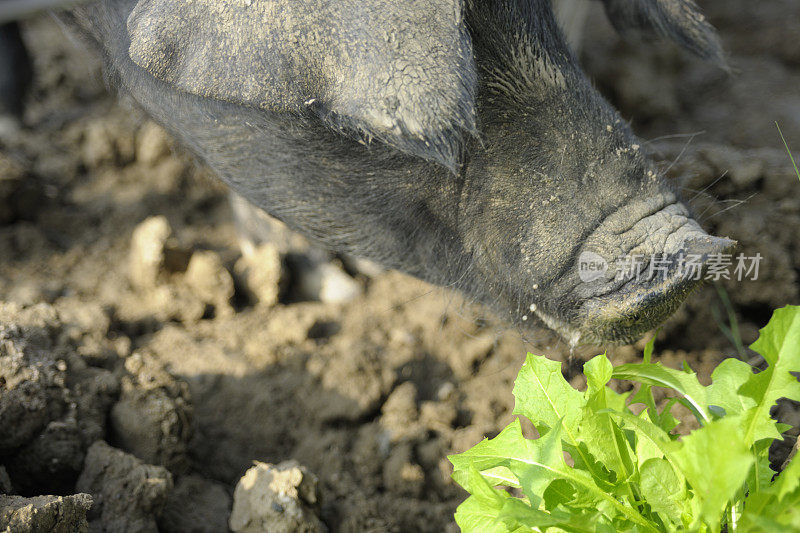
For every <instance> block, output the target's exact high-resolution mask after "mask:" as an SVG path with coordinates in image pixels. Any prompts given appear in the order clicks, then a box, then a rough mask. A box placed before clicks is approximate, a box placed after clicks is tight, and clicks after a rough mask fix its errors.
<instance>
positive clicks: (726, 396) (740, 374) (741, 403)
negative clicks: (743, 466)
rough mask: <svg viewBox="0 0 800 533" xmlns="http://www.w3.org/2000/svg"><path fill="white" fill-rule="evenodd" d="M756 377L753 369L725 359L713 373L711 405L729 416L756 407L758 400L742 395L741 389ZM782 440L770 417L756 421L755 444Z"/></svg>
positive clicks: (744, 364)
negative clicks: (760, 441) (764, 440)
mask: <svg viewBox="0 0 800 533" xmlns="http://www.w3.org/2000/svg"><path fill="white" fill-rule="evenodd" d="M753 376H754V374H753V367H752V366H750V365H748V364H747V363H744V362H742V361H739V360H737V359H725V360H724V361H722V362H721V363H720V364H719V365H718V366H717V368H715V369H714V372H712V373H711V380H712V383H711V385H710V386H709V387H707V389H706V391H707V393H708V394H707V401H708V403H709V405H715V406H719V407H721V408H723V409H724V410H725V414H727V415H731V416H733V415H738V414H741V413H743V412H745V411H748V410H750V409H752V408H754V407H756V400H755V399H753V398H752V397H750V396H745V395H743V394H740V389H742V387H743V386H744V385H745V384H746V383H748V382H749V381H750V379H752V378H753ZM777 438H780V433H779V432H778V430H777V428H776V426H775V421H774V420H772V419H771V418H769V417H760V418H757V419H756V427H755V428H754V431H753V437H752V440H753V442H755V441H759V440H761V439H777Z"/></svg>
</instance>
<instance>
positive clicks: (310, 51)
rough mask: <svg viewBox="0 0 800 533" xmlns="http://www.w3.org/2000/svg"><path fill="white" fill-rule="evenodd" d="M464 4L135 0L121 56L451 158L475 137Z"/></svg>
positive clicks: (202, 89) (357, 135) (367, 136)
mask: <svg viewBox="0 0 800 533" xmlns="http://www.w3.org/2000/svg"><path fill="white" fill-rule="evenodd" d="M462 4H463V0H428V1H426V2H410V1H408V0H395V1H391V2H386V1H385V0H336V1H335V2H330V1H329V0H307V1H304V2H298V1H297V0H270V1H267V0H248V1H239V2H221V1H219V0H193V1H192V2H186V1H185V0H139V2H138V3H137V5H136V7H135V8H134V9H133V11H132V12H131V14H130V16H129V18H128V23H127V29H128V36H129V38H130V47H129V50H128V52H129V55H130V57H131V59H132V60H133V61H134V62H135V63H136V64H137V65H139V66H140V67H142V68H143V69H144V70H146V71H148V72H149V73H150V74H151V75H153V76H155V77H156V78H158V79H160V80H162V81H164V82H166V83H168V84H170V85H171V86H173V87H176V88H178V89H180V90H182V91H184V92H188V93H191V94H195V95H199V96H203V97H209V98H215V99H218V100H223V101H227V102H231V103H235V104H238V105H243V106H251V107H257V108H261V109H263V110H265V111H270V112H282V113H292V114H297V115H298V120H302V119H303V117H306V118H312V119H313V118H314V117H316V118H317V119H321V120H322V121H323V122H324V123H325V124H326V125H328V126H329V127H331V128H333V129H335V130H336V131H337V132H339V133H341V134H343V135H345V136H347V137H350V138H353V139H355V140H358V141H359V142H363V143H365V144H370V143H372V142H373V141H379V142H383V143H385V144H388V145H390V146H391V147H393V148H395V149H397V150H400V151H403V152H406V153H409V154H413V155H416V156H418V157H422V158H424V159H427V160H430V161H436V162H438V163H441V164H443V165H445V166H447V167H449V168H450V169H452V170H454V171H455V170H456V169H457V167H458V166H459V160H460V157H461V147H462V145H463V142H464V137H465V136H466V135H470V134H475V133H476V127H475V84H476V74H475V61H474V58H473V55H472V44H471V40H470V37H469V33H468V31H467V29H466V27H465V24H464V21H463V5H462Z"/></svg>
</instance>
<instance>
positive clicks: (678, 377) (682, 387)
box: [614, 363, 711, 423]
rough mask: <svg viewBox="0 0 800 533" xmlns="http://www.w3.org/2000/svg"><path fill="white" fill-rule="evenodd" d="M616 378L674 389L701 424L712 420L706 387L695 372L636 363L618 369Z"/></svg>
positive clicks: (656, 364)
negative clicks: (698, 379)
mask: <svg viewBox="0 0 800 533" xmlns="http://www.w3.org/2000/svg"><path fill="white" fill-rule="evenodd" d="M614 378H616V379H627V380H630V381H637V382H639V383H643V384H645V385H649V386H651V387H665V388H669V389H673V390H675V391H677V392H679V393H680V394H681V395H683V398H684V399H685V400H686V401H687V402H688V407H689V408H690V409H691V410H692V413H694V415H695V417H697V419H698V420H699V421H700V422H701V423H704V422H708V421H710V420H711V413H709V411H708V403H707V401H706V390H705V387H703V386H702V385H701V384H700V382H699V381H697V374H695V373H694V372H683V371H680V370H675V369H674V368H668V367H665V366H664V365H662V364H661V363H650V364H646V363H636V364H626V365H620V366H618V367H616V368H615V369H614Z"/></svg>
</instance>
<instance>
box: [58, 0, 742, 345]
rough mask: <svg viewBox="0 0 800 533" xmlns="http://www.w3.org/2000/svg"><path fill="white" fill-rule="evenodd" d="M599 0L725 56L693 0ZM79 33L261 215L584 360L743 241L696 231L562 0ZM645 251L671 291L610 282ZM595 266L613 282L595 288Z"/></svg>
mask: <svg viewBox="0 0 800 533" xmlns="http://www.w3.org/2000/svg"><path fill="white" fill-rule="evenodd" d="M605 4H606V7H607V11H608V13H609V15H610V16H611V18H612V20H613V21H614V23H615V24H616V25H617V26H618V27H619V28H630V27H636V28H639V29H643V30H645V31H650V32H657V33H661V34H664V35H667V36H671V37H673V38H675V39H676V40H677V41H679V42H680V43H682V44H683V45H685V46H687V47H688V48H690V49H691V50H693V51H694V52H696V53H698V54H699V55H701V56H703V57H706V58H710V59H712V60H716V61H721V60H722V54H721V52H720V48H719V45H718V42H717V40H716V37H715V35H714V33H713V30H712V29H711V28H710V26H709V25H708V24H707V23H706V22H705V21H704V19H703V18H702V16H701V15H700V14H699V13H698V11H697V9H696V6H695V5H694V4H693V3H692V2H690V1H689V0H625V1H621V0H605ZM63 17H64V18H65V19H67V20H68V21H69V23H70V24H72V25H75V26H77V27H79V28H80V29H81V30H82V31H83V32H84V33H85V34H87V35H88V36H90V38H91V39H92V40H94V42H96V43H97V45H98V46H99V47H100V49H101V50H102V52H103V54H104V56H105V59H106V63H107V72H108V76H109V79H110V80H111V82H112V83H113V84H114V85H116V86H118V87H119V88H120V89H121V90H122V91H124V92H125V93H128V94H130V95H131V96H132V97H133V98H134V99H135V100H136V101H137V102H138V103H139V104H140V105H141V106H142V107H143V108H144V109H145V110H146V111H147V112H148V113H149V114H150V115H151V116H152V117H154V118H155V119H156V120H157V121H159V122H160V123H161V124H163V125H164V126H165V127H166V128H167V129H168V130H169V131H171V132H172V133H173V134H174V135H175V136H176V137H177V138H178V139H179V140H180V141H181V142H182V143H183V144H184V145H185V146H186V147H188V148H189V149H190V150H192V151H193V152H194V153H195V154H197V156H198V157H200V158H201V159H202V160H203V161H205V162H206V163H207V164H208V165H209V166H210V167H212V168H213V169H214V170H215V171H216V173H217V174H218V175H219V177H220V178H221V179H222V180H223V181H225V182H226V183H227V184H228V185H230V186H231V187H232V188H233V189H234V190H235V191H237V192H238V193H239V194H241V195H242V196H244V197H246V198H247V199H248V200H249V201H250V202H252V203H253V204H255V205H257V206H258V207H261V208H263V209H264V210H266V211H267V212H268V213H270V214H272V215H273V216H275V217H277V218H279V219H281V220H283V221H285V222H286V223H287V224H288V225H289V226H290V227H291V228H293V229H296V230H298V231H300V232H302V233H303V234H305V235H306V236H308V237H310V238H312V239H313V240H314V241H316V242H318V243H320V244H322V245H324V246H326V247H328V248H330V249H333V250H337V251H340V252H344V253H348V254H352V255H356V256H362V257H366V258H369V259H373V260H375V261H377V262H379V263H381V264H383V265H385V266H388V267H391V268H396V269H400V270H403V271H405V272H408V273H410V274H412V275H415V276H418V277H420V278H423V279H425V280H428V281H431V282H433V283H437V284H441V285H447V286H453V287H457V288H459V289H461V290H462V291H464V292H466V293H467V294H468V295H469V296H471V297H474V298H475V299H477V300H479V301H481V302H484V303H487V304H489V305H490V306H492V307H493V308H494V309H496V310H498V311H499V312H501V313H503V314H504V315H505V316H506V317H507V318H508V319H510V320H511V321H513V322H515V323H521V321H525V320H528V318H531V320H529V321H528V323H530V322H533V320H532V319H533V318H534V317H537V318H538V319H540V320H541V321H543V322H544V323H545V324H547V325H548V326H550V327H552V328H554V329H556V330H557V331H559V332H560V333H561V334H562V335H564V336H565V337H566V338H567V339H569V340H570V341H571V342H573V343H578V342H606V341H616V342H623V341H628V340H631V339H634V338H636V337H637V336H639V335H641V334H642V333H643V332H645V331H646V330H648V329H650V328H651V327H653V326H654V325H656V324H658V323H659V322H660V321H662V320H664V319H665V318H666V317H667V316H669V315H670V314H671V313H672V312H673V311H674V310H675V308H676V307H677V306H678V305H679V304H680V303H681V302H682V300H683V299H684V298H685V297H686V296H687V294H688V293H689V292H690V291H691V290H692V288H693V287H694V286H695V285H696V284H697V281H695V280H694V279H693V276H689V275H687V274H686V273H685V272H682V271H681V270H680V269H679V268H678V266H679V262H680V260H679V258H680V257H681V255H682V254H698V255H700V256H701V257H703V258H707V257H708V255H709V254H714V253H720V252H722V251H723V250H726V249H727V248H729V247H730V246H731V245H732V244H733V241H730V240H728V239H721V238H716V237H711V236H709V235H707V234H706V233H705V232H703V230H702V229H701V228H700V227H699V225H698V224H697V223H696V222H695V221H694V220H693V219H692V218H691V217H690V215H689V212H688V210H687V208H686V207H685V206H684V204H682V203H681V202H680V201H679V199H678V198H677V195H676V193H675V191H674V190H673V188H672V187H671V186H670V185H669V184H668V183H667V182H666V181H665V180H664V179H663V178H662V176H660V175H659V173H658V171H657V170H656V168H655V166H654V165H653V163H652V162H651V161H650V160H648V158H647V157H646V156H645V155H643V154H642V151H641V149H640V142H639V141H638V140H637V139H636V137H635V136H634V134H633V133H632V132H631V130H630V129H629V127H628V125H627V124H626V123H625V122H624V121H623V120H621V119H620V117H619V116H618V114H617V113H616V112H615V111H614V109H612V107H611V106H610V105H609V104H608V103H607V102H606V101H605V100H604V99H603V98H602V97H601V96H600V95H599V94H598V93H597V92H596V91H595V90H594V89H593V88H592V86H591V84H590V83H589V82H588V81H587V79H586V77H585V75H584V74H583V72H582V71H581V69H580V68H579V66H578V64H577V62H576V60H575V58H574V56H573V55H572V53H571V52H570V50H569V49H568V47H567V45H566V44H565V41H564V38H563V36H562V33H561V31H560V30H559V28H558V25H557V23H556V20H555V18H554V15H553V10H552V6H551V4H550V2H549V1H547V0H428V1H421V0H336V1H329V0H303V1H300V0H194V1H192V2H185V1H182V0H138V1H137V0H102V1H98V2H93V3H92V4H90V5H87V6H86V7H81V8H75V9H74V10H72V11H71V12H69V13H67V14H65V15H63ZM587 254H588V255H587ZM629 254H637V255H642V256H645V257H650V256H652V255H654V254H662V255H663V256H664V257H666V258H668V261H669V262H668V264H667V267H668V268H666V269H663V272H664V274H665V275H663V276H660V275H634V273H633V272H631V273H629V275H623V276H615V275H614V274H615V272H616V271H617V268H616V267H617V266H619V265H620V264H621V259H620V258H621V257H623V256H626V255H629ZM587 257H589V258H591V259H592V261H594V264H596V263H598V262H599V263H601V264H603V265H605V267H604V269H602V270H601V271H600V273H599V275H598V276H592V278H591V279H589V280H587V279H582V277H581V276H580V272H579V264H583V262H585V261H586V258H587Z"/></svg>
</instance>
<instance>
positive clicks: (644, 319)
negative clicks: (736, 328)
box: [534, 193, 736, 345]
mask: <svg viewBox="0 0 800 533" xmlns="http://www.w3.org/2000/svg"><path fill="white" fill-rule="evenodd" d="M631 215H635V219H634V220H635V222H633V223H630V222H626V221H630V220H631ZM735 244H736V243H735V241H732V240H730V239H727V238H720V237H714V236H711V235H708V234H707V233H706V232H704V231H703V230H702V229H701V228H700V226H699V225H698V224H697V222H696V221H695V220H694V219H692V218H691V217H690V216H689V213H688V210H687V209H686V207H685V206H684V205H683V204H682V203H680V202H677V201H676V199H675V197H674V195H672V194H671V193H664V194H662V195H659V196H658V197H656V198H650V199H647V200H644V201H636V202H633V203H631V204H628V205H626V206H624V207H623V208H622V209H621V210H618V211H617V212H615V213H614V214H612V215H611V216H609V217H607V218H606V220H604V221H603V222H602V223H601V224H600V226H599V227H598V228H597V229H596V230H595V231H594V232H593V234H592V235H591V236H590V238H589V239H588V240H587V242H586V244H585V245H584V246H582V247H581V249H580V253H579V256H578V259H577V261H576V265H575V268H573V269H572V272H570V273H568V274H567V276H566V278H567V279H566V280H564V281H563V282H562V283H560V284H558V285H560V286H561V287H562V288H563V287H570V289H569V290H568V294H567V296H566V297H565V298H563V300H562V301H569V302H571V304H572V305H571V308H572V310H571V311H570V310H567V309H564V308H563V307H562V308H561V309H560V314H559V313H558V312H557V313H552V314H551V313H548V312H547V310H546V309H540V308H538V307H537V308H536V310H535V311H534V312H535V314H536V315H537V316H538V318H540V319H541V320H542V321H543V322H544V323H545V324H547V325H548V326H549V327H550V328H552V329H555V330H556V331H558V332H559V333H560V334H561V335H562V336H563V337H565V338H566V339H567V340H568V341H569V342H570V343H571V344H572V345H576V344H599V343H617V344H621V343H627V342H632V341H634V340H636V339H638V338H640V337H641V336H642V335H643V334H644V333H646V332H647V331H649V330H650V329H652V328H653V327H655V326H657V325H658V324H660V323H661V322H663V321H664V320H666V319H667V318H668V317H669V316H670V315H671V314H672V313H674V312H675V310H676V309H677V308H678V307H679V306H680V305H681V304H682V303H683V301H684V300H685V299H686V298H687V297H688V296H689V294H691V292H692V291H694V290H695V289H696V288H697V287H698V286H699V285H700V284H701V283H702V278H703V273H704V271H705V265H706V263H707V262H708V261H709V259H710V258H713V257H714V256H715V255H717V254H722V253H727V252H730V250H731V249H732V248H733V247H734V246H735Z"/></svg>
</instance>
